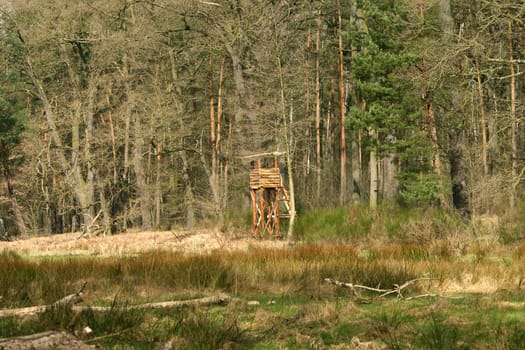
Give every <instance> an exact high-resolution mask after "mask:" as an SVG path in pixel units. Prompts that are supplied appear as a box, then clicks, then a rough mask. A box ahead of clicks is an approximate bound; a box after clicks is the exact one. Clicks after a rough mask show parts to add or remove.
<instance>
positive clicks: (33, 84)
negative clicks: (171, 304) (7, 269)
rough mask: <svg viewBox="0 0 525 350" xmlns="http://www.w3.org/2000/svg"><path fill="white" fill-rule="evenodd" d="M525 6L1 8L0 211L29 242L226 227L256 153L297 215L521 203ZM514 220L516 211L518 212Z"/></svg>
mask: <svg viewBox="0 0 525 350" xmlns="http://www.w3.org/2000/svg"><path fill="white" fill-rule="evenodd" d="M524 14H525V6H524V4H523V2H522V1H505V0H502V1H493V0H488V1H486V0H472V1H455V0H403V1H400V0H374V1H371V0H353V1H347V0H325V1H315V0H312V1H292V0H290V1H270V0H257V1H247V0H217V1H204V0H202V1H200V0H194V1H181V0H105V1H100V0H89V1H84V0H79V1H65V0H60V1H57V0H53V1H49V0H31V1H29V0H2V1H0V65H1V69H0V160H1V166H2V175H3V176H2V180H3V182H4V183H5V186H4V188H3V190H2V192H3V193H2V196H1V198H0V199H1V202H0V214H1V216H2V217H4V218H5V219H6V221H7V223H8V224H9V226H10V230H12V231H13V232H14V231H16V232H17V233H19V234H22V235H36V234H41V233H60V232H71V231H78V230H80V229H81V227H88V226H89V227H91V226H93V225H94V224H96V225H99V226H100V227H102V228H103V229H104V231H105V232H107V233H118V232H122V231H125V230H127V229H130V228H139V229H142V230H150V229H170V228H172V227H175V226H185V227H188V228H192V227H194V226H196V225H199V224H203V223H205V224H210V223H213V224H218V225H222V226H227V225H228V224H229V223H230V222H231V221H232V220H235V219H232V218H238V217H246V216H247V215H246V213H247V212H248V211H249V209H250V206H249V201H250V198H249V195H248V184H249V181H248V172H249V166H250V164H249V158H247V156H250V155H253V154H261V153H273V152H283V154H284V155H285V156H284V157H282V158H280V164H279V166H280V167H281V168H282V169H283V174H286V176H285V183H286V185H287V187H288V188H289V190H290V192H291V195H293V198H295V201H296V207H297V209H296V210H297V211H298V212H299V213H302V212H308V211H315V210H317V209H320V208H327V207H328V208H330V207H337V206H351V205H358V203H361V204H359V205H366V206H369V207H370V208H372V209H373V208H375V207H377V206H378V205H380V204H381V203H396V205H399V206H403V207H408V208H428V207H441V208H446V209H447V210H453V211H456V212H457V213H458V214H459V215H461V216H463V217H465V218H469V217H471V216H472V215H479V214H491V215H508V214H509V213H511V212H512V209H513V208H517V207H519V205H520V201H521V197H522V193H523V180H524V175H525V167H524V163H523V159H524V152H525V146H524V143H523V132H524V131H525V130H524V125H523V124H522V123H521V114H522V112H523V103H522V102H523V100H524V99H525V89H524V85H525V84H523V79H524V77H523V64H524V63H525V59H524V55H525V36H524V33H525V31H524V30H523V29H524V28H523V26H524ZM509 208H510V209H511V210H509Z"/></svg>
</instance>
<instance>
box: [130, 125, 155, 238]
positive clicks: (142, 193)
mask: <svg viewBox="0 0 525 350" xmlns="http://www.w3.org/2000/svg"><path fill="white" fill-rule="evenodd" d="M133 125H134V133H135V135H134V140H133V141H134V143H133V145H134V147H133V170H134V171H135V177H136V190H137V194H138V196H139V205H140V216H141V219H142V229H143V230H145V231H147V230H150V229H151V227H152V226H151V201H150V195H149V191H150V189H149V186H148V184H147V179H146V169H145V166H144V160H143V154H144V135H143V129H142V123H141V120H140V116H138V115H135V118H134V120H133Z"/></svg>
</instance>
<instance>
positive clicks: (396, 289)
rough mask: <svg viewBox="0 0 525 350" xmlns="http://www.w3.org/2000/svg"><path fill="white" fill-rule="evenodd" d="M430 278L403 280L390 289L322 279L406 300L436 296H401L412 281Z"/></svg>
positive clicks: (338, 284) (353, 288)
mask: <svg viewBox="0 0 525 350" xmlns="http://www.w3.org/2000/svg"><path fill="white" fill-rule="evenodd" d="M430 280H435V278H430V277H421V278H416V279H413V280H410V281H407V282H405V283H403V284H401V285H398V284H395V285H394V286H392V288H390V289H384V288H373V287H368V286H363V285H360V284H353V283H348V282H341V281H337V280H334V279H332V278H325V279H324V281H325V282H326V283H330V284H333V285H335V286H338V287H343V288H349V289H351V290H352V291H353V292H354V293H356V290H358V289H361V290H367V291H370V292H376V293H381V294H380V295H379V297H386V296H388V295H391V294H397V297H398V298H400V299H406V300H409V299H416V298H422V297H430V296H438V295H437V294H422V295H420V296H415V297H409V298H405V297H404V296H403V294H402V292H403V290H404V289H405V288H407V287H409V286H411V285H413V284H414V283H416V282H419V281H430Z"/></svg>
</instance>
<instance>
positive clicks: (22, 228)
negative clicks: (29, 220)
mask: <svg viewBox="0 0 525 350" xmlns="http://www.w3.org/2000/svg"><path fill="white" fill-rule="evenodd" d="M9 155H10V152H9V149H8V147H7V145H5V144H2V146H1V147H0V157H1V158H2V167H3V170H4V171H3V174H4V180H5V184H6V187H7V195H8V197H9V201H10V202H11V210H12V211H13V214H14V215H15V224H16V228H17V229H18V233H19V234H20V235H21V236H22V237H25V236H27V228H26V224H25V222H24V217H23V216H22V212H21V211H20V208H19V207H18V202H17V200H16V196H15V191H14V188H13V184H12V183H11V169H10V167H9Z"/></svg>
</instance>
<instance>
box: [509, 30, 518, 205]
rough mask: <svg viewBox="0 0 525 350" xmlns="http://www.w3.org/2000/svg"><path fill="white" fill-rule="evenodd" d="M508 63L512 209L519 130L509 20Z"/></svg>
mask: <svg viewBox="0 0 525 350" xmlns="http://www.w3.org/2000/svg"><path fill="white" fill-rule="evenodd" d="M508 35H509V61H510V120H511V130H510V132H511V149H512V151H511V153H512V168H511V176H512V188H511V191H510V203H509V204H510V207H511V208H514V207H515V205H516V189H517V186H518V183H519V182H520V179H518V178H517V173H518V171H517V168H518V144H517V132H518V130H519V127H518V120H517V118H516V74H515V68H514V53H513V50H514V48H513V45H512V20H509V30H508Z"/></svg>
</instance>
